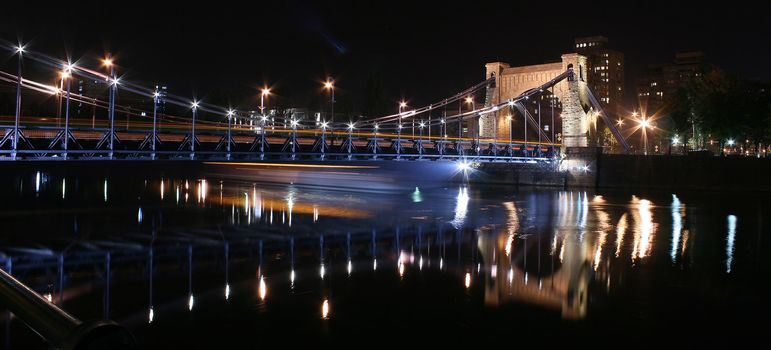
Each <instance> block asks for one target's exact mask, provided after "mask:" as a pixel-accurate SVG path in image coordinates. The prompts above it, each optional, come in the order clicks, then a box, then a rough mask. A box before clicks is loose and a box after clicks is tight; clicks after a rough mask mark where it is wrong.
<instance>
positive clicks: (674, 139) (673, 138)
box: [672, 135, 680, 145]
mask: <svg viewBox="0 0 771 350" xmlns="http://www.w3.org/2000/svg"><path fill="white" fill-rule="evenodd" d="M678 143H680V138H679V137H678V136H677V135H675V136H673V137H672V144H673V145H676V144H678Z"/></svg>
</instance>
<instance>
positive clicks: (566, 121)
mask: <svg viewBox="0 0 771 350" xmlns="http://www.w3.org/2000/svg"><path fill="white" fill-rule="evenodd" d="M485 68H486V73H485V78H490V77H491V76H495V78H496V82H495V85H491V86H490V87H488V90H487V94H486V101H485V105H491V104H497V103H501V102H504V101H507V100H509V99H512V98H515V97H517V96H519V95H521V94H522V93H524V92H526V91H528V90H530V89H534V88H537V87H539V86H541V85H543V84H545V83H547V82H548V81H550V80H552V79H554V78H556V77H557V76H558V75H560V74H562V73H563V72H565V71H566V70H568V68H572V69H573V73H574V74H573V78H572V79H565V80H563V81H561V82H560V83H558V84H557V85H555V86H554V94H555V95H556V97H557V98H558V99H559V100H560V102H562V146H563V148H565V147H586V146H587V143H588V136H587V132H588V129H589V127H588V119H587V115H586V111H587V110H588V109H589V108H588V106H590V103H589V97H588V94H587V78H588V74H587V71H586V70H587V67H586V57H585V56H582V55H579V54H577V53H568V54H564V55H562V62H556V63H547V64H538V65H532V66H522V67H511V66H510V65H509V64H508V63H503V62H492V63H488V64H486V65H485ZM507 114H508V111H506V110H501V111H498V112H496V113H490V114H486V115H484V116H482V117H481V118H480V121H479V127H480V136H481V137H497V138H508V135H509V128H510V124H509V123H508V122H507V120H506V115H507ZM492 118H496V121H497V122H496V123H493V119H492ZM493 125H497V128H496V130H493V129H494V128H493ZM552 127H553V126H552Z"/></svg>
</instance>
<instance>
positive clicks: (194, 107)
mask: <svg viewBox="0 0 771 350" xmlns="http://www.w3.org/2000/svg"><path fill="white" fill-rule="evenodd" d="M191 106H192V107H193V109H196V108H198V101H193V103H192V104H191Z"/></svg>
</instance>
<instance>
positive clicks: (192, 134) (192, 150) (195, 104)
mask: <svg viewBox="0 0 771 350" xmlns="http://www.w3.org/2000/svg"><path fill="white" fill-rule="evenodd" d="M192 107H193V125H192V127H191V129H190V160H193V159H195V119H196V116H197V114H198V101H196V100H193V104H192Z"/></svg>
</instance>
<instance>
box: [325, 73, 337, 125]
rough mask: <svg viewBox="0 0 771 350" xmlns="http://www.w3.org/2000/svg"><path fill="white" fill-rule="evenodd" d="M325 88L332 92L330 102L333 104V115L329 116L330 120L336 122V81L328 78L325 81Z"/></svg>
mask: <svg viewBox="0 0 771 350" xmlns="http://www.w3.org/2000/svg"><path fill="white" fill-rule="evenodd" d="M324 89H325V90H328V91H329V92H330V94H331V96H330V97H331V98H332V99H331V100H330V103H331V104H332V117H331V118H329V121H330V122H332V123H334V122H335V81H334V80H332V78H327V81H326V82H324Z"/></svg>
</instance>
